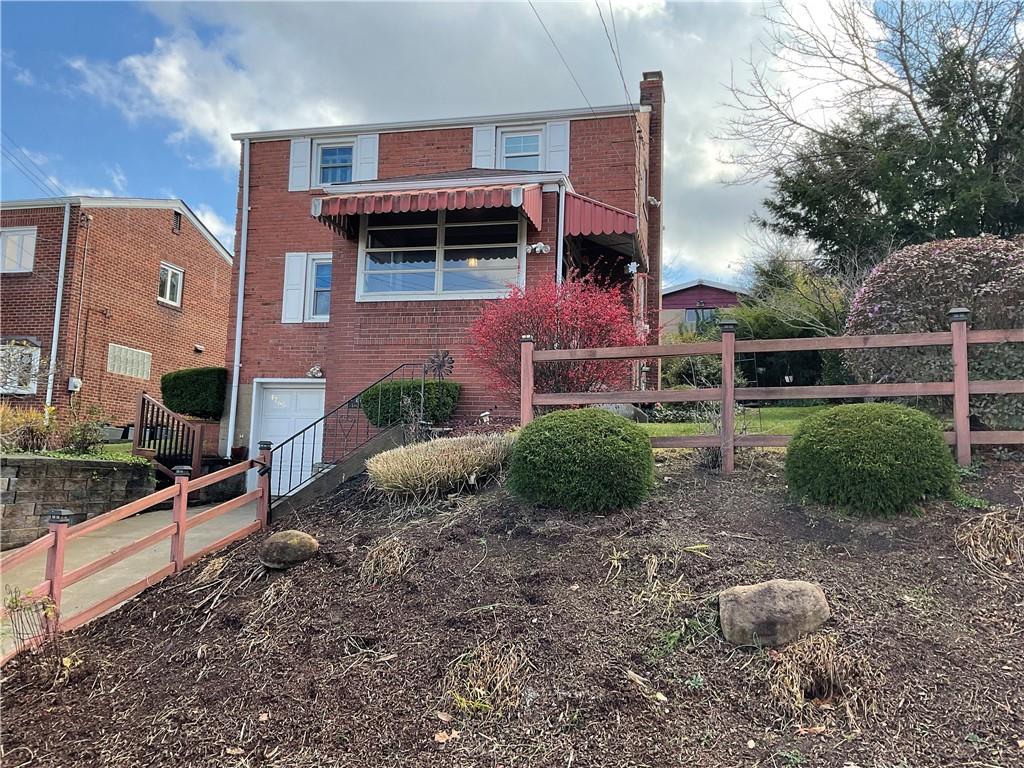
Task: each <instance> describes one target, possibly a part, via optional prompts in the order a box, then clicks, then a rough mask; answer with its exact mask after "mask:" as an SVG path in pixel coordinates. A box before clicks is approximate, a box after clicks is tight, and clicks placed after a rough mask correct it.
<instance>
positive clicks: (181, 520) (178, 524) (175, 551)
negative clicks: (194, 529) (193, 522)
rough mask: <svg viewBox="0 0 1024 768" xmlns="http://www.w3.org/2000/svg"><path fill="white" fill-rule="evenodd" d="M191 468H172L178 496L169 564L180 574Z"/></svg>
mask: <svg viewBox="0 0 1024 768" xmlns="http://www.w3.org/2000/svg"><path fill="white" fill-rule="evenodd" d="M191 476H192V467H190V466H188V465H186V464H180V465H178V466H176V467H175V468H174V482H175V484H176V485H177V486H178V495H177V496H175V497H174V511H173V519H174V533H173V534H172V535H171V562H172V563H174V572H175V573H181V571H182V569H184V567H185V525H186V522H185V521H186V517H187V512H188V481H189V478H190V477H191Z"/></svg>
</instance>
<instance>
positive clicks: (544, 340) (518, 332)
mask: <svg viewBox="0 0 1024 768" xmlns="http://www.w3.org/2000/svg"><path fill="white" fill-rule="evenodd" d="M469 335H470V339H471V340H472V343H471V347H470V350H469V356H470V357H471V358H472V359H474V360H476V361H477V362H478V363H480V364H481V366H482V367H483V368H485V369H486V370H487V372H488V377H489V381H490V384H491V386H493V387H494V389H495V390H497V391H499V392H502V393H504V394H508V395H518V393H519V363H520V339H521V338H522V337H523V336H533V339H534V342H535V343H536V348H537V349H583V348H588V347H630V346H636V345H639V344H644V343H645V342H646V332H645V331H643V330H641V329H640V328H638V325H637V323H636V322H635V321H634V318H633V313H632V311H631V310H630V308H629V305H628V304H627V303H626V300H625V298H624V297H623V295H622V292H621V291H619V290H618V289H617V288H613V287H606V286H603V285H599V284H598V283H596V282H595V281H593V280H590V279H582V280H566V281H564V282H562V283H560V284H556V283H555V282H554V281H553V280H552V281H548V282H545V283H542V284H540V285H537V286H533V287H529V288H527V289H526V290H523V289H521V288H514V289H513V290H512V293H511V294H510V295H509V296H508V298H505V299H499V300H497V301H494V302H490V303H488V305H487V307H486V308H485V309H484V311H483V312H481V313H480V316H479V317H478V318H477V320H476V322H475V323H474V324H473V326H472V328H470V332H469ZM631 366H632V361H629V360H574V361H571V362H564V363H563V362H553V363H540V364H539V365H537V366H536V367H535V368H534V385H535V389H536V391H538V392H586V391H591V390H600V389H602V388H615V387H622V386H628V385H629V382H630V372H631Z"/></svg>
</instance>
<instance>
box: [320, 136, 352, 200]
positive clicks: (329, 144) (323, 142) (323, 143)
mask: <svg viewBox="0 0 1024 768" xmlns="http://www.w3.org/2000/svg"><path fill="white" fill-rule="evenodd" d="M335 147H348V148H349V149H351V150H352V162H351V163H350V164H349V168H350V169H351V170H350V173H349V180H348V181H321V175H320V172H321V168H322V164H321V153H322V152H323V150H324V149H333V148H335ZM310 165H311V166H312V170H313V173H312V178H311V179H310V181H311V183H310V185H309V186H310V188H311V189H312V188H314V187H332V186H336V185H338V184H351V183H352V182H353V181H354V180H355V175H356V140H355V139H354V138H346V139H315V140H314V141H313V162H312V163H310ZM330 167H332V168H343V167H344V166H330Z"/></svg>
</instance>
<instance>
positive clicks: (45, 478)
mask: <svg viewBox="0 0 1024 768" xmlns="http://www.w3.org/2000/svg"><path fill="white" fill-rule="evenodd" d="M155 485H156V480H155V477H154V475H153V470H152V468H150V467H148V466H137V465H132V464H126V463H124V462H121V461H105V460H103V459H54V458H50V457H48V456H20V455H14V456H0V549H8V548H10V547H16V546H20V545H22V544H28V543H29V542H30V541H33V540H35V539H37V538H39V537H40V536H42V535H43V534H44V533H46V531H47V516H48V514H49V512H50V510H51V509H56V508H62V509H70V510H71V511H72V512H78V513H84V514H85V516H86V518H90V517H96V516H97V515H101V514H103V513H104V512H109V511H110V510H111V509H114V508H115V507H119V506H121V505H122V504H127V503H128V502H129V501H134V500H135V499H138V498H141V497H143V496H146V495H148V494H150V493H152V492H153V490H154V488H155Z"/></svg>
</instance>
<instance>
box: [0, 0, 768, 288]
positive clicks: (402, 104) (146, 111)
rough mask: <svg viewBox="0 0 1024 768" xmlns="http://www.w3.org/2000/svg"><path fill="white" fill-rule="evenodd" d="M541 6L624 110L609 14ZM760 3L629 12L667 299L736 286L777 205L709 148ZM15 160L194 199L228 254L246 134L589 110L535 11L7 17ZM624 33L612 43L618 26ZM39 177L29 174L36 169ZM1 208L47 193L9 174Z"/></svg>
mask: <svg viewBox="0 0 1024 768" xmlns="http://www.w3.org/2000/svg"><path fill="white" fill-rule="evenodd" d="M536 6H537V10H538V12H539V14H540V17H541V18H542V19H543V21H544V23H545V24H546V25H547V27H548V29H549V30H550V32H551V35H552V37H553V38H554V40H555V42H556V43H557V45H558V47H559V48H560V49H561V51H562V53H563V54H564V56H565V58H566V60H567V62H568V64H569V66H570V67H571V69H572V71H573V73H574V74H575V75H576V78H577V79H578V80H579V83H580V86H581V87H582V90H583V94H585V97H586V100H587V101H589V102H590V103H591V104H593V105H595V106H596V105H603V104H615V103H622V102H624V101H625V100H626V94H625V91H624V87H623V83H622V80H621V79H620V77H619V72H618V69H617V68H616V66H615V61H614V59H613V56H612V52H611V49H610V47H609V44H608V40H607V38H606V37H605V31H604V28H603V27H602V23H601V19H600V18H599V16H598V13H597V9H596V7H595V5H594V3H592V2H590V3H586V2H584V3H578V4H576V3H541V2H538V3H537V4H536ZM760 8H761V6H760V4H759V3H720V4H698V3H669V4H666V3H659V2H654V3H641V2H633V3H617V4H614V5H613V9H614V13H610V12H609V10H608V6H607V0H602V11H603V12H604V17H605V22H606V23H607V24H608V25H609V30H610V31H612V33H613V37H614V35H615V34H617V36H618V44H619V49H620V51H621V57H622V65H623V71H624V73H625V80H626V86H627V87H628V90H629V99H631V100H634V101H635V100H636V99H637V98H638V83H639V80H640V77H641V73H642V72H643V71H644V70H650V69H660V70H662V71H663V72H664V73H665V88H666V98H667V105H666V109H667V114H666V119H665V129H666V134H665V154H666V163H665V191H664V200H663V211H664V214H665V216H664V219H665V227H666V229H665V253H664V261H665V265H666V276H665V278H664V281H665V282H666V283H670V282H677V281H679V280H684V279H690V278H694V277H709V278H712V279H719V280H728V279H731V278H733V277H735V276H736V275H735V271H736V270H737V268H738V266H739V262H740V260H741V259H742V257H743V255H744V253H745V251H746V250H747V248H746V243H745V241H744V233H745V232H746V231H747V229H748V220H749V218H750V216H751V214H752V213H754V211H755V210H756V209H757V205H758V203H759V201H760V199H761V198H762V197H764V195H765V189H764V188H763V187H758V186H749V185H746V186H726V185H723V184H722V183H721V179H722V178H723V177H725V176H728V174H729V172H730V169H729V168H728V167H727V166H724V165H722V163H721V162H720V159H721V157H722V156H723V154H724V152H725V151H726V150H727V148H726V147H724V146H723V145H722V144H721V143H719V142H716V140H715V139H714V135H715V134H716V132H717V131H719V130H720V128H721V121H722V119H723V116H724V115H725V114H726V111H725V109H724V108H723V106H722V105H723V103H725V102H727V101H728V91H727V88H726V85H727V83H728V81H729V80H730V77H731V76H732V75H731V73H732V69H733V67H735V68H736V70H737V72H738V73H741V72H742V60H744V59H746V58H747V57H749V55H750V53H751V50H752V48H754V47H755V46H756V43H757V40H758V39H759V36H760V35H761V34H762V22H761V20H760V18H759V16H758V14H759V11H760ZM0 13H2V15H3V18H2V22H3V31H2V37H3V39H2V42H3V51H4V55H3V81H2V85H3V111H2V123H3V128H4V132H5V136H4V139H3V143H4V145H5V147H6V148H7V149H9V150H10V149H14V151H15V152H18V151H19V150H18V147H24V149H25V150H26V151H27V152H28V153H29V154H30V155H31V156H32V157H33V159H34V160H35V161H36V163H37V164H38V168H39V169H41V170H42V171H43V172H44V173H45V175H46V176H48V177H52V181H56V182H57V183H58V184H59V185H60V186H61V187H62V189H65V190H67V191H68V192H69V193H73V194H74V193H90V192H91V193H96V194H119V195H133V196H154V197H160V196H168V195H173V196H180V197H183V198H185V200H186V201H187V202H189V203H190V204H191V205H192V206H193V207H194V208H195V209H197V211H198V212H199V213H200V215H202V216H203V218H204V219H205V220H206V221H207V222H208V224H209V225H210V226H211V228H212V229H213V230H214V231H215V232H216V234H217V235H218V236H219V237H221V238H222V239H224V240H225V241H227V242H229V243H230V239H231V237H232V235H233V225H234V212H235V211H234V209H235V187H236V183H237V173H238V146H237V144H236V143H235V142H232V141H231V139H230V136H229V134H230V133H231V132H232V131H240V130H252V129H270V128H288V127H295V126H310V125H323V124H338V123H351V122H377V121H391V120H416V119H420V118H439V117H449V116H464V115H475V114H488V113H499V112H518V111H530V110H541V109H556V108H566V107H582V106H586V102H585V101H584V95H581V93H580V91H579V90H578V89H577V87H576V85H575V84H574V83H573V80H572V78H571V76H570V74H569V72H568V71H567V69H566V67H565V66H564V65H563V64H562V62H561V61H560V60H559V57H558V54H557V53H556V51H555V49H554V47H553V46H552V43H551V41H550V40H549V39H548V37H547V35H546V34H545V32H544V29H543V28H542V27H541V24H540V23H539V22H538V20H537V17H536V16H535V15H534V13H533V11H532V10H531V8H530V6H529V5H528V4H526V3H513V2H507V3H486V4H472V5H470V4H461V3H415V4H408V3H401V4H399V3H387V2H378V3H372V4H369V3H332V4H327V3H260V4H248V3H230V4H215V3H206V4H201V5H200V4H179V3H158V4H150V5H134V4H102V3H80V4H72V5H68V6H65V7H59V6H56V5H54V4H49V3H42V4H21V3H10V2H4V3H3V6H2V10H0ZM613 22H614V29H613V27H612V24H613ZM30 170H31V169H30ZM3 171H4V173H3V180H2V192H3V197H4V198H6V199H10V198H14V197H39V196H41V195H42V192H41V191H40V190H39V189H38V188H36V187H35V186H33V184H32V183H31V182H30V181H29V180H28V179H27V178H26V177H25V176H24V174H23V173H21V172H20V171H18V170H17V169H15V168H14V167H13V166H12V165H11V163H10V161H9V160H8V159H7V158H5V160H4V165H3Z"/></svg>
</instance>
